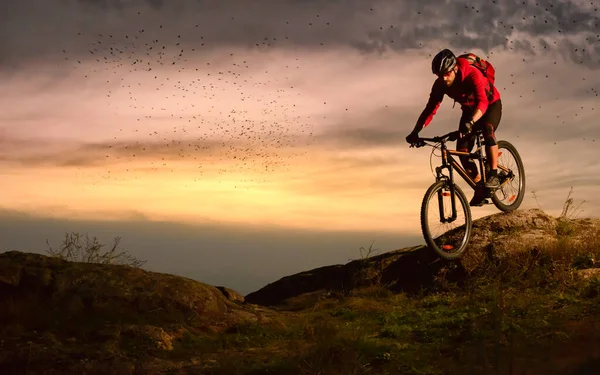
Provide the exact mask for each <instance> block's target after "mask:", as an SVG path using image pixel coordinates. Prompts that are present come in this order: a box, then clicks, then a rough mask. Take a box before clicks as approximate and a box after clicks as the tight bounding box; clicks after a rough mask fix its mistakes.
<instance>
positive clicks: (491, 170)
mask: <svg viewBox="0 0 600 375" xmlns="http://www.w3.org/2000/svg"><path fill="white" fill-rule="evenodd" d="M491 176H498V170H497V169H490V177H491Z"/></svg>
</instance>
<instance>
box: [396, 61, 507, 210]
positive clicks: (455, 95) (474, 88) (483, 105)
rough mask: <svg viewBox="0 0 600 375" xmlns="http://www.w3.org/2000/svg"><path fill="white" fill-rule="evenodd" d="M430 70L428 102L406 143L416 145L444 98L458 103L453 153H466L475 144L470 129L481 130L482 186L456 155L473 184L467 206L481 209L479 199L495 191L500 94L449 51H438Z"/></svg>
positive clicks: (464, 160)
mask: <svg viewBox="0 0 600 375" xmlns="http://www.w3.org/2000/svg"><path fill="white" fill-rule="evenodd" d="M431 70H432V72H433V74H435V75H436V76H438V78H437V79H436V80H435V82H434V83H433V86H432V88H431V93H430V95H429V100H428V102H427V105H426V106H425V109H424V110H423V112H422V113H421V115H420V116H419V118H418V120H417V123H416V125H415V127H414V129H413V131H412V132H411V133H410V134H409V135H408V136H407V137H406V141H407V142H408V143H411V144H413V143H416V142H417V141H418V139H419V132H420V131H421V130H422V129H423V128H424V127H426V126H427V125H428V124H429V123H430V122H431V120H432V118H433V116H434V115H435V113H436V111H437V109H438V108H439V106H440V104H441V102H442V99H443V98H444V95H448V96H449V97H450V98H452V99H454V102H455V104H456V102H459V103H460V104H461V109H462V116H461V118H460V124H459V128H458V137H459V138H458V140H457V142H456V150H457V151H462V152H470V151H471V150H472V149H473V146H474V145H475V134H474V132H472V130H478V129H482V130H483V136H484V140H485V148H486V155H488V158H489V160H488V163H489V166H490V172H489V176H488V178H487V181H486V184H485V186H483V184H481V183H479V182H480V181H481V176H480V175H479V173H478V171H477V165H476V164H475V163H474V162H473V160H469V159H468V158H467V157H465V156H460V161H461V163H462V165H463V167H464V168H465V170H466V172H467V173H468V174H469V175H470V176H471V178H472V179H473V181H475V182H476V183H477V187H476V188H475V194H474V195H473V198H472V199H471V201H470V202H469V205H470V206H482V205H483V200H484V199H485V198H486V197H489V195H490V193H491V192H492V191H493V190H494V189H495V188H498V186H499V185H500V181H499V179H498V169H497V168H498V145H497V143H496V136H495V131H496V129H498V125H499V123H500V119H501V117H502V101H501V100H500V93H499V92H498V90H497V89H496V87H494V85H492V84H491V83H490V82H489V81H488V79H487V78H486V77H485V76H484V75H483V73H481V71H480V70H479V69H477V68H476V67H474V66H472V65H470V64H469V62H468V61H467V60H466V59H464V58H461V57H458V58H457V57H456V56H455V55H454V53H453V52H452V51H451V50H449V49H444V50H442V51H440V52H439V53H438V54H437V55H436V56H435V57H434V58H433V60H432V62H431Z"/></svg>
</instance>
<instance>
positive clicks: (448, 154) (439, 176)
mask: <svg viewBox="0 0 600 375" xmlns="http://www.w3.org/2000/svg"><path fill="white" fill-rule="evenodd" d="M453 133H455V132H450V133H448V134H446V135H444V136H441V137H434V138H420V140H421V141H431V142H440V143H441V150H442V164H441V165H440V166H438V167H436V168H435V172H436V177H435V180H436V181H440V180H447V181H448V182H449V184H448V185H449V187H448V190H450V196H451V198H452V199H451V201H452V216H451V217H450V218H446V217H445V215H444V210H443V195H444V194H445V193H442V191H441V190H440V191H439V192H438V201H439V206H440V222H442V223H451V222H453V221H454V220H456V202H455V197H456V192H455V189H454V170H456V172H458V174H459V175H460V176H461V177H462V178H463V180H465V182H466V183H467V184H469V186H470V187H471V188H472V189H473V190H475V188H476V187H477V183H476V182H475V181H473V179H472V178H471V176H469V174H468V173H467V171H465V169H464V168H463V167H462V166H461V165H460V164H459V160H457V159H455V158H454V157H453V155H454V156H458V157H460V156H467V157H468V159H469V160H473V161H478V162H479V170H480V171H484V170H485V169H484V165H485V164H484V161H485V160H486V158H485V157H484V156H483V153H482V144H483V142H482V138H483V136H482V134H481V132H480V131H478V132H477V134H476V136H475V142H476V143H475V144H476V145H477V147H476V148H475V151H473V152H462V151H456V150H450V149H448V146H446V142H447V141H448V137H449V136H450V135H451V134H453ZM499 168H501V169H503V170H506V168H504V167H501V166H499ZM444 169H448V176H446V175H444V174H443V173H442V170H444ZM507 171H508V170H507ZM486 179H487V176H486V173H481V181H480V183H484V184H485V182H486Z"/></svg>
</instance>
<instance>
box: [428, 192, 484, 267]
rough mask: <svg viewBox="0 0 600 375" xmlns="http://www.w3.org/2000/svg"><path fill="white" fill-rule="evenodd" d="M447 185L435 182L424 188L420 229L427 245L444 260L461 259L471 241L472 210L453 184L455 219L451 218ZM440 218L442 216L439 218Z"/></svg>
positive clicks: (465, 198)
mask: <svg viewBox="0 0 600 375" xmlns="http://www.w3.org/2000/svg"><path fill="white" fill-rule="evenodd" d="M448 185H449V182H446V181H438V182H435V183H434V184H433V185H431V186H430V187H429V189H427V192H426V193H425V196H424V197H423V203H422V204H421V229H422V231H423V237H424V238H425V242H426V243H427V245H428V246H429V247H430V248H431V249H433V250H434V251H435V252H436V253H437V254H438V255H439V256H440V257H442V258H444V259H456V258H460V257H461V256H462V254H463V253H464V252H465V250H466V249H467V245H468V244H469V239H470V238H471V230H472V222H471V209H470V207H469V202H468V201H467V197H466V196H465V193H463V191H462V190H461V189H460V188H459V187H458V186H457V185H456V184H455V185H454V189H455V193H456V194H455V198H456V199H455V204H456V219H455V220H454V221H452V222H445V223H444V222H442V221H441V218H442V217H443V218H445V219H449V218H450V217H451V216H452V200H451V198H452V197H451V195H450V190H449V186H448ZM441 215H443V216H441Z"/></svg>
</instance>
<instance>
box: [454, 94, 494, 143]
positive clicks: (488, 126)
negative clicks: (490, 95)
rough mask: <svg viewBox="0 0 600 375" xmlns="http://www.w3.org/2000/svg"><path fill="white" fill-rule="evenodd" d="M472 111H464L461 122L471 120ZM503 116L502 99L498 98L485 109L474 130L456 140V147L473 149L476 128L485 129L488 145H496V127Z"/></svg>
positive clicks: (484, 136) (484, 133) (484, 135)
mask: <svg viewBox="0 0 600 375" xmlns="http://www.w3.org/2000/svg"><path fill="white" fill-rule="evenodd" d="M471 116H472V113H471V112H466V111H463V114H462V116H461V118H460V124H462V123H463V122H466V121H469V119H470V118H471ZM501 118H502V101H501V100H500V99H498V100H496V101H495V102H493V103H492V104H490V105H489V106H488V109H487V110H486V111H485V113H484V114H483V116H481V118H480V119H479V121H477V122H476V123H475V124H474V125H473V132H472V133H471V134H470V135H468V136H466V137H463V138H459V139H458V140H457V141H456V149H457V150H459V151H460V150H462V151H471V150H472V149H473V146H475V134H474V132H475V130H478V129H482V130H483V138H484V139H485V145H486V146H494V145H496V144H497V143H496V134H495V132H496V129H498V125H499V124H500V119H501Z"/></svg>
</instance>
